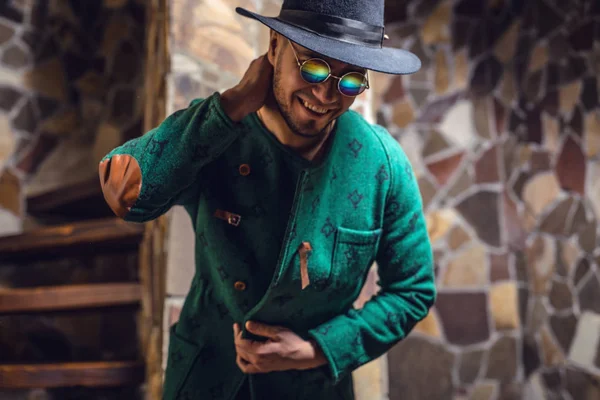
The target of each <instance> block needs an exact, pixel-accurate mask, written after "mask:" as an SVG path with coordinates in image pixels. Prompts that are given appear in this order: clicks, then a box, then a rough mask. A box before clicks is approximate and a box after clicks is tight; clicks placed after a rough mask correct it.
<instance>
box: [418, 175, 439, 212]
mask: <svg viewBox="0 0 600 400" xmlns="http://www.w3.org/2000/svg"><path fill="white" fill-rule="evenodd" d="M418 184H419V192H420V193H421V197H422V199H423V208H424V209H427V207H429V204H430V203H431V200H433V197H434V196H435V194H436V192H437V189H436V187H435V185H434V184H433V183H432V182H431V181H429V178H427V177H420V178H419V179H418Z"/></svg>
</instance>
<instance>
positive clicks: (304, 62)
mask: <svg viewBox="0 0 600 400" xmlns="http://www.w3.org/2000/svg"><path fill="white" fill-rule="evenodd" d="M288 42H290V46H292V51H293V52H294V57H296V63H297V64H298V72H300V77H301V78H302V80H303V81H304V82H306V83H310V84H312V85H319V84H321V83H325V82H327V80H328V79H329V78H335V79H337V80H338V84H337V90H338V92H340V94H341V95H342V96H345V97H357V96H359V95H361V94H363V93H364V92H365V90H367V89H370V87H369V71H368V70H367V71H366V72H365V73H364V74H363V73H361V72H355V71H353V72H348V73H346V74H344V75H342V76H335V75H333V74H332V73H331V65H329V63H328V62H327V61H325V60H323V59H322V58H318V57H312V58H309V59H308V60H305V61H303V62H300V59H299V58H298V53H297V52H296V49H295V48H294V44H293V43H292V41H291V40H290V39H288ZM312 60H317V61H321V62H323V63H324V64H325V65H327V69H328V71H329V74H328V75H327V77H326V78H325V79H323V81H321V82H309V81H307V80H306V79H304V76H302V67H303V66H304V64H306V63H307V62H309V61H312ZM350 74H360V75H362V76H363V77H364V82H365V85H366V86H365V88H364V90H363V91H362V92H360V93H359V94H357V95H354V96H349V95H347V94H344V93H343V92H342V90H341V89H340V83H341V82H342V79H344V77H345V76H347V75H350Z"/></svg>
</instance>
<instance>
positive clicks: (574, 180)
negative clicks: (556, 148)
mask: <svg viewBox="0 0 600 400" xmlns="http://www.w3.org/2000/svg"><path fill="white" fill-rule="evenodd" d="M585 174H586V164H585V155H584V154H583V151H582V150H581V147H580V146H579V145H578V144H577V142H575V141H574V140H573V139H572V138H571V137H570V136H569V137H567V139H566V140H565V142H564V144H563V147H562V151H561V153H560V156H559V157H558V161H557V164H556V175H557V177H558V180H559V182H560V185H561V187H562V188H563V189H565V190H569V191H573V192H575V193H578V194H580V195H583V194H584V187H585Z"/></svg>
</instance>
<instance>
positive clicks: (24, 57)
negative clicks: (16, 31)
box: [2, 44, 31, 69]
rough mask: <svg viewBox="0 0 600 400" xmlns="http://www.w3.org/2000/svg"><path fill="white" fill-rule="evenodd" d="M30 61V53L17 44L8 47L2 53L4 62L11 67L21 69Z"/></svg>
mask: <svg viewBox="0 0 600 400" xmlns="http://www.w3.org/2000/svg"><path fill="white" fill-rule="evenodd" d="M30 61H31V56H30V54H29V53H28V52H27V51H26V50H24V49H23V48H22V47H21V46H19V45H16V44H13V45H12V46H10V47H8V48H7V49H6V50H4V53H3V54H2V63H3V64H4V65H6V66H8V67H10V68H14V69H20V68H23V67H26V66H27V65H28V64H29V62H30Z"/></svg>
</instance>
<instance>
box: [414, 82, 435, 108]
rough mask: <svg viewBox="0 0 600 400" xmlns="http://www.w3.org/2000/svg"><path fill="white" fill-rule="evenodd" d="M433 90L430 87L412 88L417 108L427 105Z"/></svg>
mask: <svg viewBox="0 0 600 400" xmlns="http://www.w3.org/2000/svg"><path fill="white" fill-rule="evenodd" d="M431 93H432V91H431V90H429V89H423V88H414V87H413V88H410V97H411V98H412V100H413V103H414V104H415V106H416V108H421V107H424V106H426V105H427V102H428V99H429V96H430V95H431Z"/></svg>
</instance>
